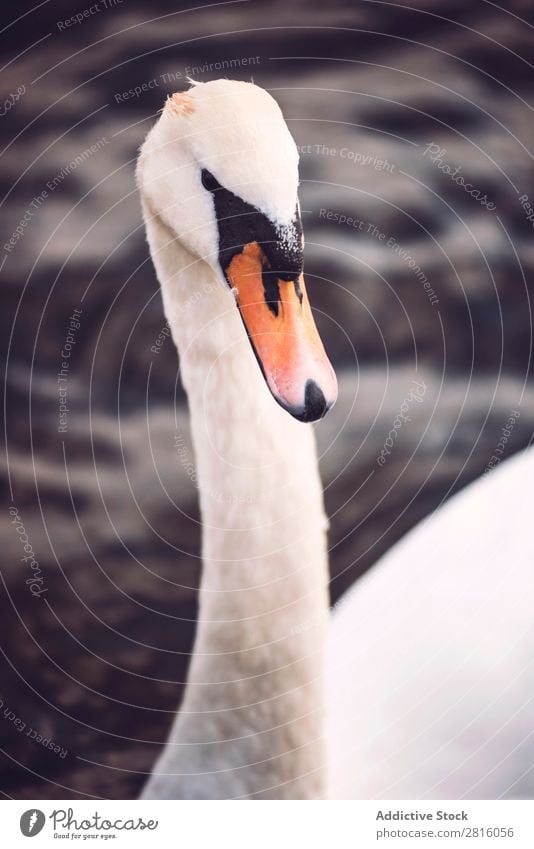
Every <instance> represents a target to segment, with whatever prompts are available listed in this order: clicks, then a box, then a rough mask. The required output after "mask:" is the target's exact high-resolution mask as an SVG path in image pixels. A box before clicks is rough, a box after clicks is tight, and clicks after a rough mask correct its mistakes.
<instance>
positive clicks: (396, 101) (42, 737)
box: [0, 0, 534, 798]
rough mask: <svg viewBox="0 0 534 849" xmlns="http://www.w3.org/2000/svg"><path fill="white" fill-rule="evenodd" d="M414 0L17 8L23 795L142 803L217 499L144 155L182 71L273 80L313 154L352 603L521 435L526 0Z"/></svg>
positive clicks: (312, 214)
mask: <svg viewBox="0 0 534 849" xmlns="http://www.w3.org/2000/svg"><path fill="white" fill-rule="evenodd" d="M189 5H190V4H189ZM171 6H172V8H171ZM409 6H410V7H411V8H409V7H408V4H406V5H404V3H403V2H401V3H395V4H392V3H389V2H381V1H380V0H357V2H352V0H350V2H349V0H346V2H343V1H342V0H333V2H330V3H328V4H321V3H318V2H316V3H309V2H305V0H292V2H291V3H288V2H284V0H271V1H270V2H269V3H264V2H258V0H244V1H243V2H239V1H238V2H223V3H220V4H216V5H209V6H208V5H206V6H199V7H197V8H195V9H189V10H186V4H184V6H183V8H182V4H181V3H180V2H178V3H174V4H166V3H164V2H162V0H153V2H151V3H150V4H146V3H141V2H134V0H122V2H120V0H98V2H95V3H93V4H92V5H91V4H87V5H83V3H81V2H80V0H78V2H76V3H72V2H71V0H69V2H66V0H65V2H64V1H63V0H49V2H45V3H41V4H40V5H37V6H36V7H35V8H34V9H31V8H30V7H28V8H27V10H26V11H25V10H24V9H23V8H22V7H20V8H17V10H15V7H10V8H6V9H5V10H4V11H3V13H2V14H3V19H4V20H3V24H2V26H3V30H2V34H1V38H2V45H1V59H2V65H3V66H4V68H3V73H2V97H1V100H2V103H3V105H1V108H0V128H1V130H2V151H1V154H0V179H1V182H2V197H3V200H2V204H1V210H0V212H1V223H2V245H1V246H0V268H1V278H2V283H1V286H2V289H1V292H2V310H1V312H0V316H1V318H0V320H1V322H2V333H1V338H2V345H3V354H4V362H5V371H4V378H5V397H6V407H5V409H6V414H7V415H6V430H5V437H6V452H5V455H4V459H3V464H4V493H5V509H4V511H3V516H2V526H1V534H2V551H3V557H2V562H1V578H2V584H1V593H2V601H1V611H2V613H1V616H0V666H1V676H0V747H1V750H2V754H1V755H0V788H1V789H2V792H3V794H4V795H5V796H7V797H10V796H11V797H15V798H53V797H57V798H65V797H69V798H86V797H106V798H107V797H110V798H128V797H133V796H135V794H136V793H137V792H138V790H139V787H140V784H141V782H142V780H143V774H144V773H145V772H146V771H147V770H149V769H150V766H151V765H152V763H153V761H154V759H155V757H156V755H157V753H158V751H159V745H160V743H161V741H162V740H163V739H164V737H165V734H166V731H167V729H168V726H169V724H170V721H171V718H172V714H173V712H174V710H175V708H176V705H177V704H178V702H179V699H180V694H181V689H182V683H183V681H184V679H185V676H186V672H187V661H188V652H189V650H190V648H191V644H192V639H193V636H194V628H195V615H196V588H197V586H198V581H199V517H198V508H197V493H196V490H195V486H194V482H193V481H192V479H191V475H190V473H188V468H189V467H188V465H187V463H185V462H184V456H187V452H188V451H190V450H191V449H190V437H189V433H188V418H187V411H186V409H185V405H184V394H183V391H182V389H181V386H180V381H179V372H178V362H177V357H176V352H175V349H174V347H173V345H172V343H171V341H170V340H169V339H168V337H167V336H166V330H165V320H164V316H163V312H162V305H161V300H160V296H159V292H158V286H157V282H156V279H155V275H154V270H153V268H152V265H151V262H150V259H149V256H148V250H147V245H146V242H145V239H144V234H143V229H142V226H141V218H140V210H139V203H138V199H137V196H136V191H135V186H134V163H135V157H136V153H137V150H138V147H139V145H140V143H141V142H142V140H143V137H144V135H145V133H146V132H147V130H148V129H149V127H150V126H151V124H152V123H153V121H154V120H155V118H156V117H157V114H158V110H159V109H160V108H161V106H162V103H163V101H164V99H165V97H166V95H167V94H168V93H169V92H171V91H174V90H177V89H183V88H184V87H186V86H187V82H186V76H187V75H188V74H189V75H191V76H193V77H194V78H196V79H198V80H202V81H205V80H208V79H214V78H217V77H220V76H226V77H231V78H236V79H246V80H249V79H253V80H254V82H256V83H258V84H259V85H261V86H263V87H265V88H267V89H268V90H269V91H270V92H271V93H272V94H273V95H274V97H275V98H276V99H277V100H278V101H279V103H280V105H281V107H282V109H283V111H284V114H285V116H286V119H287V121H288V124H289V127H290V129H291V131H292V133H293V135H294V137H295V140H296V142H297V144H298V145H299V148H300V151H301V178H302V184H301V192H300V194H301V205H302V209H303V219H304V225H305V233H306V239H307V246H306V270H307V278H308V286H309V291H310V295H311V300H312V303H313V305H314V307H315V308H316V310H317V316H318V321H319V324H320V327H321V331H322V334H323V337H324V339H325V343H326V347H327V350H328V351H329V353H330V355H331V357H332V359H333V362H334V364H335V366H336V369H337V371H338V375H339V378H340V388H341V394H340V400H339V403H338V404H337V405H336V407H335V408H334V410H333V412H332V413H331V414H330V416H329V417H328V418H327V419H326V420H325V421H324V422H323V423H321V424H320V425H318V426H317V436H318V440H319V445H320V449H321V463H322V472H323V476H324V481H325V491H326V502H327V508H328V512H329V515H330V517H331V563H332V583H331V591H332V599H333V600H335V599H337V598H338V597H339V595H340V593H341V592H342V591H343V590H344V589H346V588H347V587H348V586H349V585H350V584H351V583H352V582H353V581H354V580H355V579H357V577H358V575H360V574H361V573H362V571H364V570H365V569H367V568H369V567H370V566H372V564H373V563H374V562H375V561H376V560H377V559H378V557H379V556H380V555H381V554H382V553H383V552H384V551H385V550H387V549H388V548H389V547H390V546H391V545H392V544H393V543H394V542H395V541H396V540H397V539H398V538H399V537H400V536H402V535H403V534H404V533H406V532H407V531H408V530H409V528H411V527H412V526H413V525H414V524H416V523H417V522H418V521H420V520H421V519H422V518H423V517H425V516H427V515H428V514H430V513H431V512H432V511H433V510H434V509H436V508H437V507H438V506H439V505H440V504H441V503H442V502H443V501H444V500H445V499H446V498H448V497H449V496H450V495H452V494H453V493H454V492H456V491H457V490H459V489H460V488H461V487H463V486H464V485H465V484H467V483H468V482H469V481H470V480H472V479H473V478H475V477H477V476H479V475H481V474H484V473H491V472H490V469H491V467H492V466H493V465H495V463H496V462H500V461H501V460H505V459H506V458H507V457H508V456H511V455H512V454H513V453H515V452H516V451H518V450H520V449H523V448H524V447H525V446H527V445H528V444H529V443H530V440H531V437H532V432H533V429H534V396H533V392H532V389H531V370H532V362H531V360H532V320H531V319H532V315H531V311H532V307H531V300H530V299H531V294H532V289H533V280H532V274H533V265H534V240H533V227H534V214H533V213H534V209H532V207H530V206H529V204H532V206H533V207H534V169H533V155H532V148H533V141H534V138H533V134H534V129H533V128H534V122H533V120H532V92H533V90H534V72H533V66H532V64H531V63H532V59H533V52H534V51H533V47H534V36H533V23H534V21H533V20H532V19H533V17H534V15H533V12H532V6H531V4H530V3H528V2H526V0H524V1H523V0H515V2H511V3H509V4H507V8H506V9H501V8H499V6H498V5H497V4H493V3H489V2H480V0H475V2H472V3H470V4H468V5H466V4H465V3H461V2H452V0H451V2H447V0H436V2H433V3H423V2H418V0H411V2H410V4H409ZM460 178H461V179H460ZM462 180H463V182H462ZM529 216H530V220H529ZM75 311H77V312H75ZM66 344H67V345H69V346H70V347H69V348H68V351H69V353H70V356H69V358H68V366H67V368H64V366H63V362H64V361H65V360H64V357H63V356H62V351H64V350H65V345H66ZM58 376H59V378H58ZM415 385H418V386H419V387H424V389H421V400H420V401H417V402H416V401H412V402H411V404H410V413H409V417H410V419H411V420H410V421H409V422H404V423H403V424H402V427H401V428H399V429H398V432H397V437H396V439H395V441H394V445H393V447H392V448H391V449H390V450H389V453H386V454H385V455H384V454H383V455H382V456H383V457H385V461H384V462H383V463H379V462H378V458H379V456H381V455H380V452H381V451H382V450H383V448H384V446H385V445H386V444H387V442H386V441H387V439H388V435H389V433H390V431H391V430H392V428H394V424H395V421H396V417H397V416H398V413H399V411H400V409H401V407H402V404H403V402H405V400H406V398H407V397H409V396H410V392H412V391H413V388H414V386H415ZM60 392H61V393H62V395H61V396H60ZM61 403H63V406H64V407H66V408H67V409H66V410H61V409H60V404H61ZM61 413H63V415H62V417H61ZM503 429H504V431H503ZM503 436H504V437H505V441H504V443H503V442H502V439H503ZM390 441H391V440H390ZM499 443H501V444H502V445H504V449H503V451H502V452H500V453H499V454H498V455H496V454H495V448H496V447H497V446H498V445H499ZM184 452H185V453H184ZM496 457H497V460H496V459H495V458H496ZM10 508H11V510H12V511H13V510H16V511H17V513H16V515H15V514H14V513H13V512H10ZM506 510H507V505H506V504H503V505H502V519H503V522H506ZM26 535H27V536H26ZM21 538H22V548H23V547H24V545H29V546H30V549H31V552H32V554H31V555H28V554H27V552H28V549H25V551H22V548H21ZM436 546H439V540H436ZM21 556H35V559H36V560H38V562H39V567H40V573H39V574H38V575H37V573H36V571H35V569H34V570H33V572H32V570H31V568H30V567H29V565H28V562H27V561H26V562H24V561H21ZM431 557H432V552H431V551H429V558H431ZM31 575H33V577H36V576H37V577H40V578H41V579H42V581H41V583H34V584H27V583H26V579H27V578H28V576H31ZM45 588H46V592H44V589H45ZM39 590H42V592H38V591H39Z"/></svg>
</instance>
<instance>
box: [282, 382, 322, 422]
mask: <svg viewBox="0 0 534 849" xmlns="http://www.w3.org/2000/svg"><path fill="white" fill-rule="evenodd" d="M331 406H332V404H331V403H328V402H327V400H326V398H325V397H324V393H323V391H322V389H321V388H320V387H319V386H317V384H316V382H315V381H314V380H307V381H306V386H305V387H304V406H303V407H302V408H298V409H296V408H292V409H290V410H288V412H290V413H291V415H292V416H293V417H294V418H295V419H298V421H299V422H316V421H318V420H319V419H322V418H323V416H326V414H327V412H328V410H329V409H330V407H331Z"/></svg>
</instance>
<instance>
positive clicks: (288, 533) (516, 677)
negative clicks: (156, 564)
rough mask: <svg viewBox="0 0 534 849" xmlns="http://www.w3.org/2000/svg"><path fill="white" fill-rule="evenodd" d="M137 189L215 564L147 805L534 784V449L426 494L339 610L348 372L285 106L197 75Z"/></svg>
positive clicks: (511, 788)
mask: <svg viewBox="0 0 534 849" xmlns="http://www.w3.org/2000/svg"><path fill="white" fill-rule="evenodd" d="M137 184H138V188H139V193H140V198H141V206H142V212H143V218H144V223H145V228H146V233H147V239H148V244H149V249H150V253H151V256H152V259H153V262H154V266H155V269H156V273H157V276H158V279H159V282H160V285H161V292H162V299H163V306H164V311H165V314H166V317H167V320H168V323H169V327H170V330H171V333H172V337H173V340H174V343H175V345H176V347H177V349H178V351H179V355H180V371H181V377H182V382H183V385H184V388H185V391H186V394H187V397H188V404H189V413H190V426H191V436H192V441H193V447H194V454H195V463H196V475H197V479H198V482H199V498H200V510H201V516H202V560H203V572H202V581H201V587H200V597H199V616H198V625H197V633H196V638H195V645H194V651H193V655H192V658H191V663H190V669H189V674H188V680H187V684H186V688H185V693H184V697H183V700H182V704H181V706H180V710H179V711H178V712H177V715H176V717H175V719H174V723H173V726H172V729H171V732H170V735H169V737H168V740H167V742H166V744H165V746H164V747H163V750H162V753H161V755H160V756H159V758H158V759H157V762H156V764H155V765H154V768H153V770H152V773H151V774H150V776H149V778H148V781H147V783H146V785H145V787H144V790H143V792H142V798H145V799H171V798H172V799H186V798H191V799H230V798H249V799H317V798H325V797H330V798H378V797H384V798H389V797H391V798H402V797H405V798H416V797H424V796H425V794H426V795H427V796H433V795H434V796H435V797H436V798H440V797H441V798H443V797H446V796H448V797H449V798H456V797H459V796H460V795H462V793H465V795H467V796H469V795H474V796H476V795H477V794H480V795H484V794H486V796H489V797H491V798H492V797H496V796H498V795H506V794H507V793H508V794H512V795H521V794H524V793H526V792H527V790H526V788H527V787H529V786H531V785H532V779H533V777H534V776H533V775H532V773H530V774H529V772H528V765H529V762H530V764H532V763H533V757H532V756H533V755H534V751H533V743H532V722H531V720H530V716H531V715H532V704H530V705H529V703H528V697H529V694H532V692H533V676H532V670H531V669H530V667H529V661H530V660H531V659H532V653H530V654H529V651H528V646H529V645H531V642H530V643H529V641H528V640H527V633H526V632H527V631H528V629H531V628H532V625H531V621H530V619H531V616H530V615H526V611H527V609H528V608H529V605H528V603H527V601H530V602H531V601H532V592H531V590H532V584H531V582H530V583H528V581H527V580H526V578H527V571H528V574H530V572H531V569H530V568H529V570H526V569H525V567H524V565H523V566H522V564H525V563H526V562H529V561H528V559H527V558H528V555H529V554H530V555H532V554H534V550H533V549H534V545H533V544H532V540H525V533H524V529H525V527H527V525H526V522H527V516H526V510H527V509H528V507H529V505H528V499H527V498H525V492H526V491H527V485H528V483H527V481H529V480H531V479H532V472H533V471H534V469H533V468H532V466H534V461H533V455H532V454H531V455H529V456H528V458H527V460H528V461H525V460H524V458H522V461H521V463H520V464H519V463H518V462H517V461H512V462H511V463H508V464H503V467H502V469H500V470H498V471H496V472H493V473H492V475H491V477H490V478H489V479H488V480H484V481H481V482H479V483H477V484H475V485H473V486H472V487H470V488H468V490H466V491H465V492H464V493H461V494H460V495H459V496H457V497H456V498H454V499H452V500H451V502H450V503H448V504H447V505H446V506H445V507H444V508H442V509H441V510H439V511H437V513H436V515H434V516H433V517H431V518H430V519H429V520H428V521H427V522H424V523H423V524H422V526H421V527H419V528H417V529H416V530H415V531H414V532H412V534H409V535H408V536H407V537H406V538H405V539H404V540H402V541H401V542H400V543H399V544H398V545H397V546H395V547H394V549H392V551H390V552H389V553H388V554H387V555H386V556H385V557H384V558H383V559H382V561H381V562H379V563H378V564H377V565H376V566H375V567H374V568H373V569H372V570H371V572H370V573H369V574H368V575H367V576H365V577H364V578H363V579H362V580H361V581H359V582H358V583H357V585H356V586H355V587H354V588H352V589H351V590H350V591H349V592H348V593H347V594H346V595H345V597H344V598H343V599H342V601H341V602H340V603H339V604H338V605H337V607H336V609H335V611H334V615H333V616H332V618H331V620H330V621H329V611H328V594H327V587H328V558H327V528H328V522H327V518H326V515H325V510H324V505H323V494H322V486H321V481H320V477H319V472H318V463H317V452H316V445H315V438H314V431H313V427H312V424H311V423H312V422H314V421H317V420H318V419H320V418H322V417H323V416H324V415H325V414H326V413H327V412H328V410H329V409H330V407H331V406H332V405H333V404H334V402H335V400H336V394H337V384H336V377H335V374H334V371H333V369H332V366H331V364H330V362H329V360H328V358H327V355H326V353H325V350H324V347H323V345H322V343H321V340H320V337H319V334H318V332H317V329H316V326H315V323H314V320H313V317H312V312H311V308H310V303H309V300H308V295H307V292H306V286H305V281H304V277H303V234H302V226H301V220H300V210H299V204H298V199H297V188H298V154H297V150H296V147H295V144H294V142H293V140H292V138H291V135H290V133H289V131H288V129H287V126H286V124H285V121H284V119H283V116H282V113H281V111H280V108H279V106H278V105H277V103H276V102H275V100H274V99H273V98H272V97H271V96H270V95H269V94H268V93H267V92H266V91H264V90H263V89H261V88H259V87H258V86H256V85H254V84H252V83H245V82H238V81H233V80H216V81H211V82H207V83H193V84H192V85H191V88H190V89H189V90H187V91H184V92H178V93H175V94H173V95H172V96H170V97H169V98H168V100H167V102H166V103H165V106H164V108H163V110H162V113H161V115H160V117H159V118H158V120H157V122H156V123H155V125H154V126H153V127H152V129H151V130H150V131H149V133H148V135H147V137H146V139H145V141H144V143H143V145H142V147H141V150H140V154H139V158H138V164H137ZM518 481H519V482H520V483H521V485H522V488H521V489H516V484H517V482H518ZM502 493H505V496H504V498H505V500H503V495H502ZM472 508H474V509H472ZM504 517H506V518H505V519H504ZM525 542H527V543H528V545H527V547H525V545H524V543H525ZM482 544H483V546H484V552H483V554H482V556H481V551H480V549H481V547H482ZM486 549H487V550H486ZM530 563H532V559H530ZM529 593H530V595H529ZM531 610H532V604H530V608H529V610H528V612H529V614H530V612H531ZM529 733H530V737H529ZM523 773H524V775H523Z"/></svg>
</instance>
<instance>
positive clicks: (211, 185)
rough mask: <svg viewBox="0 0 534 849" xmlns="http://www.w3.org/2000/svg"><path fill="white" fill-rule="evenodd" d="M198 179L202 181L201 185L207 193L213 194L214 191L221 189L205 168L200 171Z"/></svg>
mask: <svg viewBox="0 0 534 849" xmlns="http://www.w3.org/2000/svg"><path fill="white" fill-rule="evenodd" d="M200 179H201V180H202V185H203V186H204V188H205V189H207V190H208V192H214V191H215V189H220V188H221V184H220V183H218V182H217V180H216V179H215V177H214V176H213V174H211V173H210V171H208V170H207V168H203V169H202V173H201V175H200Z"/></svg>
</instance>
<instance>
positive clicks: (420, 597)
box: [327, 449, 534, 799]
mask: <svg viewBox="0 0 534 849" xmlns="http://www.w3.org/2000/svg"><path fill="white" fill-rule="evenodd" d="M533 480H534V451H533V450H532V449H530V450H527V451H526V452H524V453H521V454H519V455H516V456H515V457H514V458H512V459H511V460H508V461H506V462H504V463H503V464H502V465H501V466H500V467H499V468H498V469H496V470H495V471H492V472H490V473H489V474H488V475H486V476H484V477H483V478H481V479H479V480H477V481H475V482H474V483H472V484H471V485H470V486H468V487H467V488H466V489H465V490H463V491H462V492H460V493H458V495H456V496H455V497H454V498H452V499H451V500H450V501H449V502H447V504H445V505H444V506H443V507H441V508H440V509H439V510H437V511H436V513H435V514H434V515H432V516H430V517H429V518H428V519H427V520H426V521H424V522H422V523H420V524H419V525H418V526H417V527H416V528H415V529H414V530H413V531H411V532H410V533H408V534H407V535H406V536H405V537H404V538H403V539H402V540H401V541H400V542H399V543H397V544H396V545H395V546H394V547H393V548H392V549H391V550H390V551H389V552H388V553H387V554H386V555H384V556H383V557H382V558H381V560H380V561H379V562H378V563H377V564H376V565H375V566H374V567H373V568H372V569H371V570H370V572H369V573H367V574H366V575H365V576H364V577H363V578H362V579H360V580H359V581H358V582H357V583H356V584H355V585H354V586H353V587H352V588H351V589H350V590H349V591H348V592H347V593H346V594H345V596H344V597H342V599H341V600H340V602H339V603H338V605H337V607H336V610H335V611H334V615H333V617H332V620H331V623H330V630H329V636H328V654H327V693H328V710H327V717H328V731H327V745H328V755H329V763H330V775H329V791H330V793H331V795H332V796H333V797H334V798H338V799H339V798H341V799H343V798H351V799H359V798H394V799H421V798H436V799H458V798H481V799H496V798H501V797H510V798H521V797H524V798H532V796H533V795H534V720H533V717H534V617H533V611H534V534H532V533H529V532H528V530H529V527H530V522H531V521H532V518H531V512H532V499H531V497H530V495H531V492H532V481H533Z"/></svg>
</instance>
